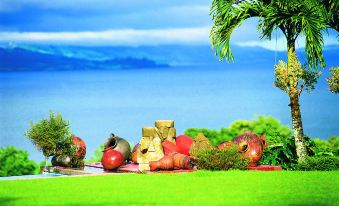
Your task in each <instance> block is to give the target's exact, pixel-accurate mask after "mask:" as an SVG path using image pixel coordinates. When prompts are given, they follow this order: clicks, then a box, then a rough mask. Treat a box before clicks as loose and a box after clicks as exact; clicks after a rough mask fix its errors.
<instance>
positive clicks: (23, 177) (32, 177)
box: [0, 173, 65, 180]
mask: <svg viewBox="0 0 339 206" xmlns="http://www.w3.org/2000/svg"><path fill="white" fill-rule="evenodd" d="M60 176H65V175H62V174H55V173H49V174H38V175H21V176H9V177H0V180H20V179H41V178H51V177H60Z"/></svg>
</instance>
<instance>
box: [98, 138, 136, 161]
mask: <svg viewBox="0 0 339 206" xmlns="http://www.w3.org/2000/svg"><path fill="white" fill-rule="evenodd" d="M109 147H111V148H113V149H114V150H116V151H119V152H121V153H122V155H123V157H124V160H128V159H129V158H130V155H131V146H130V145H129V143H128V142H127V141H126V140H125V139H123V138H121V137H118V136H115V135H114V134H113V133H111V135H110V137H109V138H108V139H107V140H106V141H105V143H104V149H107V148H109Z"/></svg>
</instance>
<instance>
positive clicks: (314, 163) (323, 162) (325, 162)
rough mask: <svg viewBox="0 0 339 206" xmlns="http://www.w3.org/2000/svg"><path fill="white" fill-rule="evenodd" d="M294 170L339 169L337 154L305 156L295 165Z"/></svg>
mask: <svg viewBox="0 0 339 206" xmlns="http://www.w3.org/2000/svg"><path fill="white" fill-rule="evenodd" d="M296 170H303V171H310V170H325V171H329V170H339V157H338V156H322V157H307V158H306V160H305V161H303V162H301V163H299V164H298V165H296Z"/></svg>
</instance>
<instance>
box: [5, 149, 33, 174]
mask: <svg viewBox="0 0 339 206" xmlns="http://www.w3.org/2000/svg"><path fill="white" fill-rule="evenodd" d="M38 168H39V167H38V165H37V164H36V163H35V162H34V161H33V160H30V159H28V153H27V152H26V151H23V150H20V149H17V148H16V147H14V146H9V147H5V148H0V177H6V176H18V175H32V174H36V173H37V171H38Z"/></svg>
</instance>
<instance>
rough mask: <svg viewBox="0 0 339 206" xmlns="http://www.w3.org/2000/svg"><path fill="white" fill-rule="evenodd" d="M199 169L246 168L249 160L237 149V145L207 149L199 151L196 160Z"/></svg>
mask: <svg viewBox="0 0 339 206" xmlns="http://www.w3.org/2000/svg"><path fill="white" fill-rule="evenodd" d="M194 163H195V164H196V165H197V167H198V169H204V170H230V169H240V170H245V169H247V167H248V164H249V161H248V159H246V158H244V157H243V156H242V155H241V154H240V153H239V152H238V150H237V147H235V146H234V147H231V148H227V149H217V148H211V149H205V150H202V151H200V152H199V153H198V155H197V159H196V160H195V162H194Z"/></svg>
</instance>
